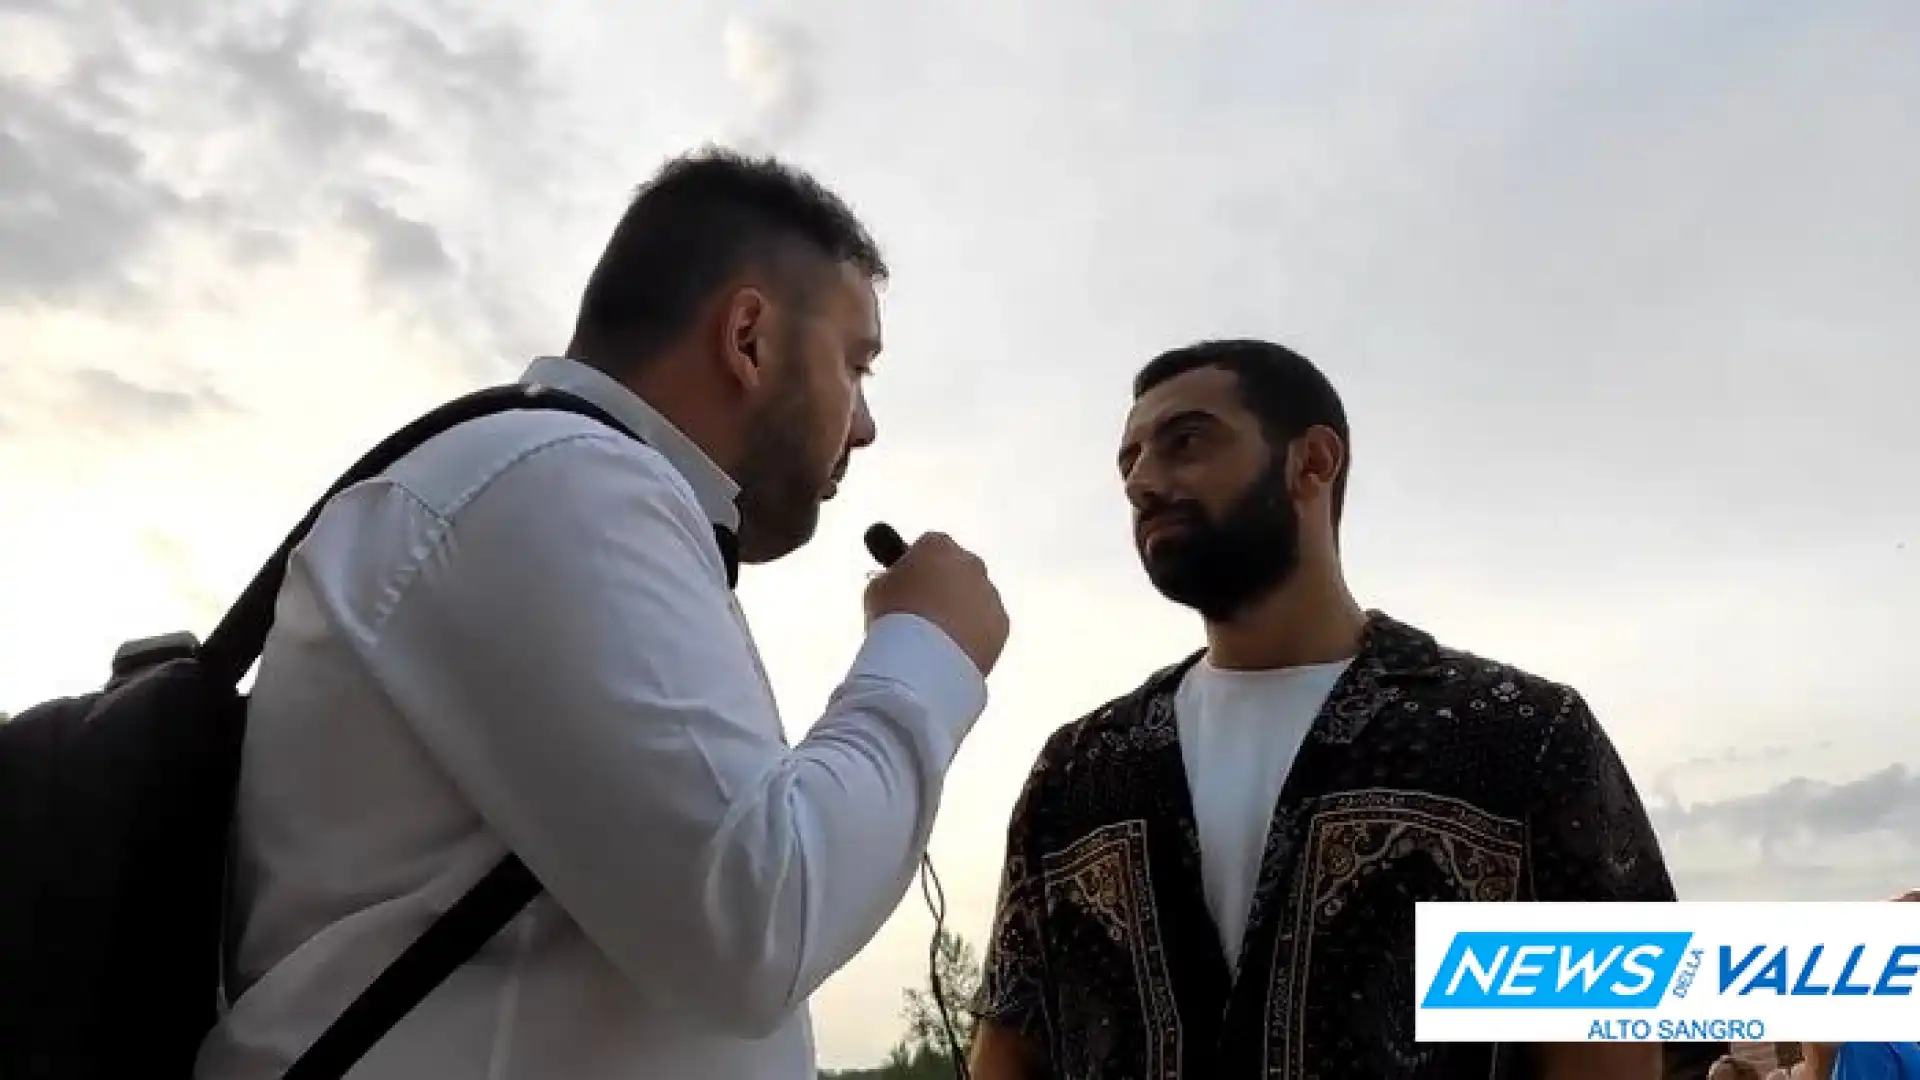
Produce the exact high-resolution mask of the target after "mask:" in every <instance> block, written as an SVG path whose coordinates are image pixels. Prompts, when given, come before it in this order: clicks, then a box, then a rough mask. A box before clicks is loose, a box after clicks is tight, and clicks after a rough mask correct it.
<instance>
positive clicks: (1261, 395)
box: [1133, 338, 1353, 528]
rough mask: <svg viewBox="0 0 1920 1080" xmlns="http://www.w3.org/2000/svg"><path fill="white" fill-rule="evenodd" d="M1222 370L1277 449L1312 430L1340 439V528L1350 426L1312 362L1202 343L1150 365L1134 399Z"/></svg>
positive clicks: (1248, 347) (1336, 518)
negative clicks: (1179, 380) (1203, 371)
mask: <svg viewBox="0 0 1920 1080" xmlns="http://www.w3.org/2000/svg"><path fill="white" fill-rule="evenodd" d="M1209 367H1217V368H1220V369H1222V370H1224V371H1227V372H1230V373H1232V375H1233V376H1234V383H1235V386H1236V388H1237V389H1238V390H1239V394H1240V402H1241V404H1243V405H1245V406H1246V407H1247V411H1248V412H1251V413H1253V415H1254V416H1255V417H1257V418H1258V419H1259V421H1260V427H1261V429H1262V431H1264V432H1265V434H1266V436H1267V442H1268V444H1269V445H1272V446H1284V445H1286V444H1287V443H1288V442H1291V441H1292V440H1294V439H1296V438H1299V437H1300V436H1301V435H1302V434H1304V433H1305V432H1306V430H1307V429H1308V428H1311V427H1327V428H1331V429H1332V430H1333V432H1334V434H1336V435H1338V436H1340V443H1341V446H1342V448H1343V449H1344V451H1345V453H1344V454H1342V460H1341V463H1340V475H1339V476H1336V477H1334V480H1333V524H1334V527H1336V528H1338V527H1339V525H1340V515H1341V512H1342V511H1343V510H1345V508H1346V502H1347V475H1348V473H1350V472H1352V471H1353V435H1352V433H1351V432H1350V431H1349V429H1348V427H1347V410H1346V406H1344V405H1342V404H1341V403H1340V395H1339V394H1338V393H1337V392H1335V390H1334V389H1333V383H1331V382H1329V381H1328V380H1327V377H1326V375H1325V374H1323V373H1322V372H1321V371H1320V369H1319V368H1317V367H1315V366H1314V365H1313V361H1311V360H1308V359H1307V358H1306V357H1304V356H1301V355H1300V354H1299V353H1297V352H1294V351H1293V350H1292V349H1289V348H1286V347H1285V346H1282V345H1275V344H1273V343H1272V342H1269V341H1255V340H1252V339H1245V338H1242V339H1233V340H1223V341H1202V342H1199V343H1198V344H1194V345H1188V346H1186V347H1184V348H1179V349H1174V350H1172V351H1171V352H1164V353H1161V354H1160V355H1159V356H1156V357H1154V358H1153V359H1152V360H1149V361H1148V362H1147V366H1145V367H1143V368H1141V369H1140V373H1139V374H1138V375H1135V376H1134V377H1133V397H1134V400H1136V401H1137V400H1139V399H1140V398H1141V397H1142V396H1144V395H1145V394H1146V393H1147V392H1148V391H1149V390H1152V389H1153V388H1154V387H1156V386H1159V385H1160V384H1161V383H1164V382H1166V381H1168V380H1170V379H1174V378H1177V377H1179V376H1181V375H1185V374H1187V373H1188V372H1190V371H1198V370H1200V369H1201V368H1209Z"/></svg>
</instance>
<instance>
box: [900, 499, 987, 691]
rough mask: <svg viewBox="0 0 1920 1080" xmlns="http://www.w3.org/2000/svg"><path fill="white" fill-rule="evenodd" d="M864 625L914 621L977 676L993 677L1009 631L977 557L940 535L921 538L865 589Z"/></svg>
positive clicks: (950, 539)
mask: <svg viewBox="0 0 1920 1080" xmlns="http://www.w3.org/2000/svg"><path fill="white" fill-rule="evenodd" d="M866 606H867V623H868V624H869V625H871V624H872V623H873V621H874V620H876V619H878V618H880V617H881V616H883V615H893V614H896V613H898V614H904V615H918V616H920V617H921V618H923V619H925V620H927V621H928V622H930V623H932V624H933V625H935V626H937V627H939V628H940V629H941V630H943V631H945V632H946V635H947V636H948V637H950V638H952V639H953V641H954V644H956V645H959V646H960V649H961V651H962V652H965V653H966V654H967V656H968V657H969V658H970V659H971V660H972V661H973V666H974V667H976V668H978V669H979V670H980V674H981V675H986V674H989V673H991V672H992V671H993V666H994V664H996V663H998V662H999V660H1000V652H1001V650H1002V649H1004V648H1005V647H1006V644H1007V633H1008V630H1009V625H1008V622H1007V609H1006V607H1005V606H1004V605H1002V604H1001V602H1000V590H998V589H996V588H994V586H993V581H992V579H991V578H989V577H988V576H987V566H986V564H985V563H983V562H981V561H980V557H979V556H977V555H975V554H974V553H973V552H971V551H968V550H967V549H966V548H963V547H961V546H960V545H959V544H956V543H954V542H953V539H952V538H951V537H949V536H947V535H946V534H945V533H925V534H923V535H922V536H921V537H920V538H919V539H918V540H915V541H914V542H913V543H912V545H910V546H909V547H908V548H907V553H906V554H905V555H902V556H900V561H898V562H896V563H894V564H893V566H892V567H890V568H888V569H886V570H884V571H882V572H881V573H880V574H878V575H877V576H875V577H874V579H873V580H872V581H870V582H868V583H867V596H866Z"/></svg>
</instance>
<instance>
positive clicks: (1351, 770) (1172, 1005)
mask: <svg viewBox="0 0 1920 1080" xmlns="http://www.w3.org/2000/svg"><path fill="white" fill-rule="evenodd" d="M1350 445H1351V439H1350V437H1349V431H1348V426H1347V419H1346V414H1345V411H1344V409H1343V408H1342V406H1341V403H1340V400H1339V398H1338V396H1337V395H1336V394H1335V392H1334V390H1333V388H1332V386H1330V385H1329V384H1328V382H1327V380H1326V379H1325V378H1324V377H1323V376H1322V375H1321V373H1320V372H1319V371H1318V370H1316V369H1315V368H1314V366H1313V365H1312V364H1310V363H1309V362H1307V361H1306V360H1305V359H1302V358H1301V357H1299V356H1297V355H1295V354H1294V353H1292V352H1290V351H1288V350H1286V349H1284V348H1281V347H1279V346H1277V345H1271V344H1266V343H1263V342H1256V341H1226V342H1209V343H1203V344H1200V345H1195V346H1192V347H1190V348H1185V349H1181V350H1178V351H1175V352H1170V353H1167V354H1166V355H1163V356H1161V357H1159V358H1157V359H1155V360H1154V361H1152V362H1151V363H1149V364H1148V365H1147V366H1146V368H1145V369H1144V370H1142V371H1141V372H1140V374H1139V376H1138V378H1137V379H1136V380H1135V383H1134V406H1133V409H1132V412H1131V415H1130V416H1129V417H1128V420H1127V424H1126V429H1125V433H1124V434H1123V436H1122V437H1121V440H1120V453H1119V471H1120V476H1121V479H1122V481H1123V483H1124V485H1125V489H1126V494H1127V499H1128V501H1129V502H1130V503H1131V504H1132V506H1133V510H1134V520H1135V527H1136V542H1137V546H1138V549H1139V552H1140V557H1141V561H1142V562H1143V564H1144V565H1145V567H1146V570H1147V575H1148V577H1149V578H1150V579H1151V580H1152V582H1153V584H1154V586H1155V587H1156V588H1157V589H1159V590H1160V592H1161V593H1162V594H1163V595H1165V596H1166V597H1167V598H1168V599H1170V600H1172V601H1174V602H1175V603H1178V604H1181V605H1183V606H1186V607H1189V608H1192V609H1193V610H1195V611H1197V612H1198V613H1199V614H1200V617H1201V619H1202V621H1203V623H1204V625H1205V629H1206V639H1207V645H1206V648H1205V649H1204V650H1201V651H1199V652H1197V653H1195V654H1193V655H1192V656H1190V657H1188V658H1187V659H1185V660H1184V661H1182V662H1180V663H1178V664H1175V665H1173V666H1172V667H1169V668H1167V669H1166V670H1163V671H1161V672H1159V673H1157V674H1155V675H1153V676H1152V677H1150V678H1149V679H1148V680H1147V681H1146V683H1145V684H1144V685H1142V686H1141V687H1139V688H1138V689H1136V690H1135V691H1133V692H1132V693H1130V694H1128V695H1126V696H1125V697H1122V698H1119V699H1117V700H1115V701H1112V702H1109V703H1108V704H1106V705H1103V706H1101V707H1100V708H1099V709H1096V710H1095V711H1094V712H1093V713H1091V714H1090V715H1088V716H1086V717H1084V718H1083V719H1081V720H1078V721H1076V722H1075V723H1072V724H1069V725H1068V726H1066V727H1065V728H1062V729H1061V730H1060V731H1059V732H1057V733H1056V734H1055V735H1054V736H1053V737H1052V739H1050V740H1049V742H1048V743H1047V744H1046V746H1045V748H1044V749H1043V750H1042V751H1041V753H1040V756H1039V760H1038V762H1037V764H1036V765H1035V766H1034V769H1033V771H1032V774H1031V776H1030V777H1029V779H1028V781H1027V784H1026V786H1025V789H1024V790H1023V792H1022V794H1021V797H1020V800H1019V803H1018V805H1017V807H1016V808H1015V811H1014V814H1013V819H1012V823H1011V826H1010V829H1009V834H1008V841H1007V855H1006V863H1005V869H1004V874H1003V881H1002V889H1001V894H1000V900H999V910H998V912H997V915H996V920H995V926H994V933H993V936H992V939H991V941H990V943H989V950H988V959H987V966H986V972H985V980H984V986H983V988H982V992H981V995H980V1000H979V1001H978V1002H977V1009H978V1013H979V1017H980V1023H979V1026H978V1029H977V1033H976V1036H975V1042H974V1047H973V1058H972V1061H973V1073H974V1075H975V1077H976V1078H977V1080H1043V1078H1045V1080H1068V1078H1071V1080H1092V1078H1115V1080H1117V1078H1120V1077H1126V1078H1129V1080H1172V1078H1174V1077H1189V1078H1194V1080H1198V1078H1203V1077H1204V1078H1205V1080H1234V1078H1240V1077H1244V1078H1246V1080H1254V1078H1256V1077H1259V1078H1272V1080H1280V1078H1305V1077H1310V1076H1311V1077H1319V1078H1334V1077H1367V1078H1381V1077H1393V1078H1396V1080H1398V1078H1423V1080H1433V1078H1442V1077H1445V1078H1452V1077H1461V1078H1466V1077H1474V1078H1484V1077H1488V1076H1498V1077H1525V1076H1533V1077H1547V1078H1551V1080H1572V1078H1576V1077H1581V1078H1584V1077H1591V1078H1594V1080H1600V1078H1606V1080H1627V1078H1643V1080H1654V1078H1655V1077H1658V1076H1660V1075H1661V1061H1660V1051H1659V1048H1658V1047H1654V1046H1635V1045H1611V1046H1608V1045H1586V1044H1582V1045H1570V1046H1503V1047H1495V1046H1484V1045H1438V1044H1419V1043H1416V1042H1415V1041H1414V1037H1413V1001H1414V996H1415V987H1414V983H1413V919H1414V904H1415V903H1416V902H1419V901H1423V900H1433V901H1503V900H1541V901H1634V900H1651V901H1664V900H1672V899H1673V898H1674V894H1673V886H1672V884H1671V883H1670V882H1669V880H1668V876H1667V871H1666V868H1665V866H1664V864H1663V862H1662V859H1661V855H1660V849H1659V845H1658V844H1657V843H1656V842H1655V839H1654V835H1653V831H1652V829H1651V827H1650V826H1649V824H1648V821H1647V816H1646V814H1645V812H1644V811H1643V809H1642V807H1641V804H1640V800H1639V798H1638V797H1637V796H1636V795H1635V793H1634V789H1633V786H1632V784H1631V783H1630V782H1629V780H1628V777H1627V773H1626V769H1625V768H1624V767H1623V766H1622V764H1621V762H1620V759H1619V758H1618V757H1617V756H1616V755H1615V753H1614V751H1613V748H1612V747H1611V745H1609V743H1608V741H1607V738H1606V736H1605V734H1604V733H1603V732H1602V731H1601V728H1600V725H1599V724H1598V723H1597V722H1596V721H1595V720H1594V718H1593V715H1592V714H1591V713H1590V712H1589V711H1588V709H1587V706H1586V704H1585V703H1584V702H1583V701H1582V700H1581V698H1580V696H1579V695H1578V694H1577V693H1575V692H1574V691H1573V690H1571V689H1569V688H1567V687H1565V686H1560V685H1556V684H1554V683H1551V682H1548V681H1546V680H1544V679H1540V678H1536V677H1534V676H1532V675H1528V674H1526V673H1524V672H1521V671H1519V670H1517V669H1515V668H1512V667H1510V666H1507V665H1505V664H1500V663H1496V662H1493V661H1488V660H1482V659H1479V658H1476V657H1473V656H1469V655H1466V654H1464V653H1460V652H1456V651H1454V650H1452V649H1448V648H1445V647H1443V646H1441V645H1439V644H1437V643H1436V642H1435V641H1434V639H1433V638H1431V637H1429V636H1428V635H1427V634H1425V633H1423V632H1422V631H1420V630H1417V629H1415V628H1414V627H1412V626H1409V625H1406V624H1405V623H1402V622H1399V621H1396V620H1395V619H1393V618H1391V617H1389V616H1387V615H1385V614H1381V613H1379V612H1368V611H1366V610H1363V609H1362V608H1361V606H1360V605H1359V604H1358V603H1356V602H1355V600H1354V598H1353V595H1352V593H1351V592H1350V591H1349V590H1348V588H1347V584H1346V581H1345V578H1344V575H1343V574H1342V571H1341V566H1340V544H1339V535H1340V522H1341V513H1342V510H1343V507H1344V501H1345V493H1346V488H1347V477H1348V464H1349V461H1350V460H1351V457H1350V451H1349V447H1350ZM1709 1060H1711V1058H1709Z"/></svg>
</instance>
